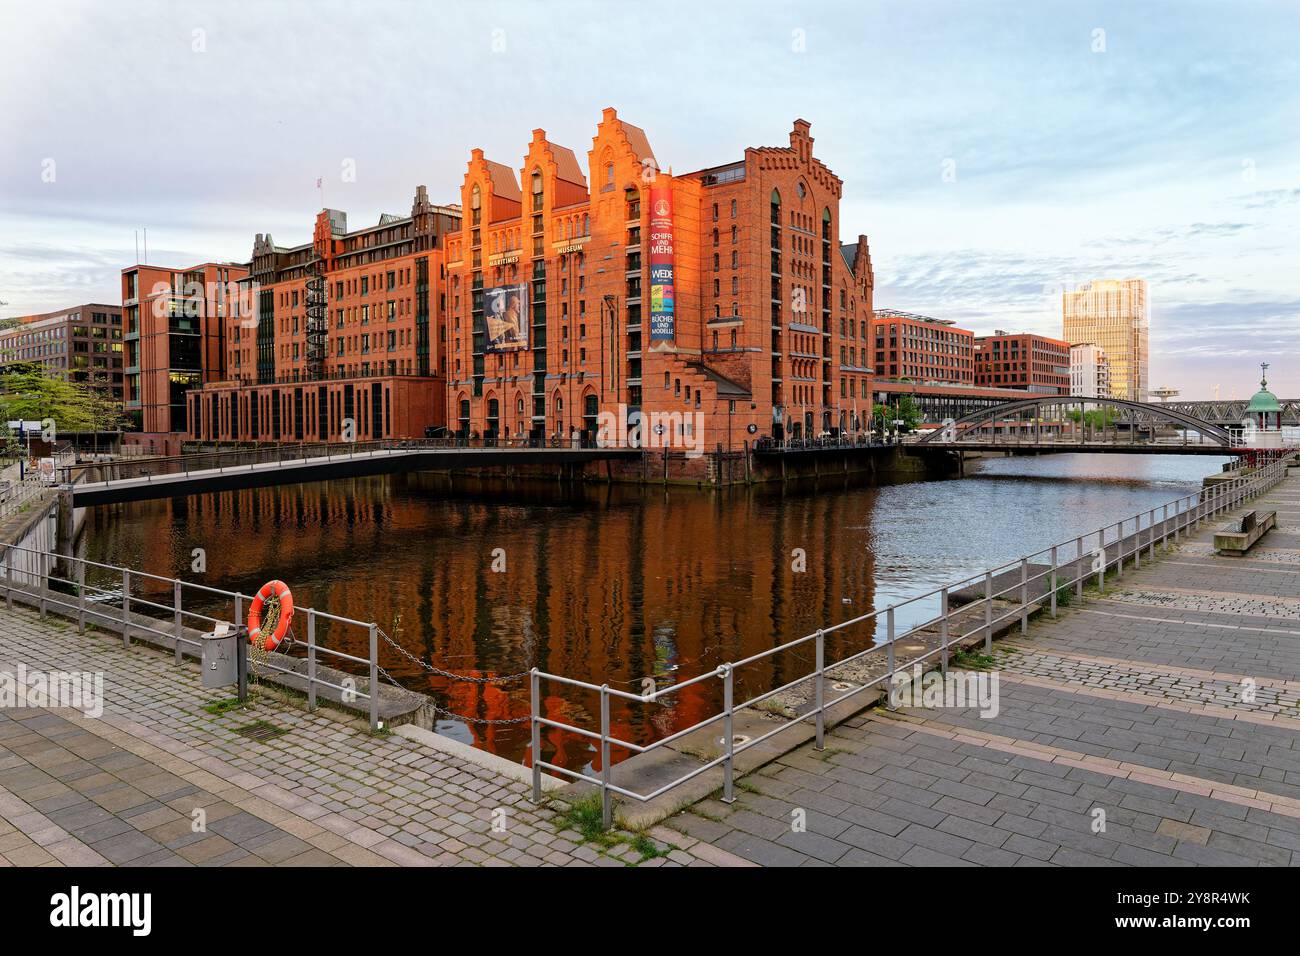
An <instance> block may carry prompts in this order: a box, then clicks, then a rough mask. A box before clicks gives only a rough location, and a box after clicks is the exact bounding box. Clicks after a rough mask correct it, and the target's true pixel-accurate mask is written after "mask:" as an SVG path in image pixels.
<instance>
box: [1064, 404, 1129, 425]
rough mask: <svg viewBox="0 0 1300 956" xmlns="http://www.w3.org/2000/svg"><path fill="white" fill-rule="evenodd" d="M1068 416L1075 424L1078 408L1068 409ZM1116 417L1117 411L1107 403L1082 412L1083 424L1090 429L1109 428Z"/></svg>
mask: <svg viewBox="0 0 1300 956" xmlns="http://www.w3.org/2000/svg"><path fill="white" fill-rule="evenodd" d="M1068 417H1069V419H1070V421H1072V422H1075V423H1076V424H1077V423H1078V421H1079V417H1080V416H1079V410H1078V409H1077V408H1072V409H1070V411H1069V415H1068ZM1118 419H1119V412H1118V411H1117V410H1116V409H1114V408H1111V407H1110V406H1108V405H1107V406H1103V407H1101V408H1090V409H1088V411H1086V412H1084V413H1083V422H1084V424H1085V425H1087V426H1088V427H1089V428H1092V429H1103V428H1109V427H1110V426H1111V425H1113V424H1114V423H1115V422H1116V421H1117V420H1118Z"/></svg>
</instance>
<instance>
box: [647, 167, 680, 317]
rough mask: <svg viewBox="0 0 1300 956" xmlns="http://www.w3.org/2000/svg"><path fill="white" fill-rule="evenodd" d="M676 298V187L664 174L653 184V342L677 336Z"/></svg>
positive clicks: (651, 211)
mask: <svg viewBox="0 0 1300 956" xmlns="http://www.w3.org/2000/svg"><path fill="white" fill-rule="evenodd" d="M659 183H663V185H659ZM673 298H674V296H673V191H672V186H671V180H670V179H668V178H666V177H664V178H662V179H659V178H657V179H656V185H654V186H652V187H651V188H650V341H651V342H672V341H673V340H674V339H676V337H677V325H676V318H675V315H674V311H673V304H674V303H673Z"/></svg>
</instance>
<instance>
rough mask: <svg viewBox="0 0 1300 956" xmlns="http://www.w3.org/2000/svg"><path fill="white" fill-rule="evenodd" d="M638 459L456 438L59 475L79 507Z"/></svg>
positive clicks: (309, 447)
mask: <svg viewBox="0 0 1300 956" xmlns="http://www.w3.org/2000/svg"><path fill="white" fill-rule="evenodd" d="M640 454H641V450H640V449H637V448H626V447H601V448H596V447H582V446H581V445H578V444H574V445H563V446H558V445H557V446H550V447H533V446H530V445H527V444H526V443H522V442H513V441H505V440H502V441H500V442H498V443H495V444H490V443H484V442H482V441H479V442H477V443H474V444H464V443H460V444H458V443H456V442H455V441H454V440H447V441H441V440H427V441H381V442H358V443H356V444H347V445H344V444H338V443H335V444H327V443H320V444H297V445H273V446H267V447H259V448H241V449H230V450H227V451H219V452H212V453H208V454H198V455H179V456H175V457H171V458H147V459H142V460H139V461H133V460H131V459H115V460H114V461H110V462H93V463H89V464H86V463H83V464H79V465H72V466H69V467H66V468H62V469H60V478H61V479H62V482H63V483H64V484H65V485H67V486H70V490H71V493H72V504H73V507H76V508H81V507H86V506H92V505H104V504H117V503H120V502H126V501H146V500H149V499H152V498H175V497H183V496H185V495H193V494H201V493H205V492H210V491H232V490H235V489H239V488H263V487H267V486H271V485H291V484H298V483H300V482H308V481H326V480H329V479H332V478H362V477H369V476H372V475H390V474H396V473H399V472H409V471H469V470H473V469H478V468H499V467H502V466H533V465H543V466H556V467H557V468H565V467H570V466H581V465H583V464H586V463H587V462H593V461H615V460H619V459H637V458H638V457H639V456H640Z"/></svg>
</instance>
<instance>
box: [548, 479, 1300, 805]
mask: <svg viewBox="0 0 1300 956" xmlns="http://www.w3.org/2000/svg"><path fill="white" fill-rule="evenodd" d="M1289 460H1290V459H1289V457H1288V458H1285V459H1278V460H1275V461H1272V462H1270V463H1268V464H1267V465H1265V466H1263V467H1261V468H1260V469H1259V470H1258V471H1256V472H1255V473H1253V474H1252V475H1250V476H1248V477H1241V478H1236V479H1232V480H1229V481H1225V482H1222V483H1219V484H1216V485H1211V486H1209V487H1204V488H1202V489H1200V490H1199V491H1196V492H1194V493H1192V494H1188V495H1182V496H1180V497H1178V498H1176V499H1174V500H1173V501H1170V502H1168V503H1166V504H1163V505H1161V506H1158V507H1155V508H1150V509H1146V510H1144V511H1141V512H1138V513H1137V514H1135V515H1131V516H1129V517H1128V518H1125V519H1123V520H1121V521H1117V522H1114V523H1112V524H1108V525H1106V526H1104V527H1101V528H1097V529H1096V530H1094V531H1092V532H1090V533H1088V534H1083V535H1076V536H1075V537H1073V538H1070V539H1068V540H1065V541H1062V542H1059V543H1057V544H1054V545H1052V546H1051V547H1049V548H1045V549H1041V550H1039V551H1035V552H1033V553H1031V554H1026V555H1024V556H1022V557H1020V558H1018V559H1016V560H1013V561H1009V562H1006V563H1004V564H1001V565H998V566H996V567H992V568H988V569H986V570H984V571H982V572H980V573H978V574H973V575H969V576H967V577H964V578H962V579H960V580H957V581H953V582H951V583H949V584H946V585H944V586H943V587H940V588H935V589H932V590H930V591H927V592H925V593H924V594H919V595H916V596H914V597H910V598H907V599H906V600H904V601H900V602H898V603H897V604H891V605H889V606H888V607H886V608H881V609H876V610H872V611H870V612H868V613H866V614H862V615H859V616H857V617H854V618H851V619H849V620H846V621H842V622H840V623H838V624H833V625H829V626H827V627H824V628H821V629H819V630H817V631H814V632H813V633H811V634H805V635H804V636H802V637H799V638H796V639H794V640H792V641H787V642H785V643H783V644H780V645H778V646H776V647H772V648H769V649H767V650H764V651H760V652H759V653H757V654H752V655H750V656H748V657H745V658H742V659H739V660H733V661H730V662H728V663H725V664H722V665H720V666H718V667H717V668H715V669H713V670H709V671H705V672H704V673H701V674H698V675H696V676H694V677H691V678H689V679H686V680H682V681H680V682H678V683H675V684H673V685H672V686H669V687H665V688H663V689H658V688H657V687H654V686H651V688H650V689H649V690H647V691H646V692H645V693H641V694H637V693H631V692H629V691H625V690H621V689H618V688H614V687H610V686H609V684H608V683H605V684H600V685H597V684H593V683H589V682H587V681H581V680H576V679H574V678H571V677H565V676H563V675H559V674H552V673H548V672H545V671H542V670H540V669H538V668H534V669H533V670H532V672H531V681H530V698H531V701H530V702H531V729H532V736H531V740H530V758H531V765H532V771H533V793H532V798H533V801H534V802H537V801H539V800H541V797H542V773H543V771H549V772H552V773H555V774H559V775H560V776H562V777H566V778H570V779H573V780H579V781H585V782H587V783H590V784H592V785H594V786H595V787H597V788H598V789H599V791H600V795H601V802H602V808H603V817H604V822H605V824H606V826H608V825H610V824H611V823H612V821H613V799H614V797H615V796H616V795H617V796H621V797H624V798H627V799H629V800H633V801H636V802H639V803H645V802H647V801H650V800H654V799H656V798H658V797H660V796H662V795H664V794H667V793H669V792H671V791H672V790H674V789H676V788H677V787H680V786H682V785H683V784H685V783H687V782H688V781H690V780H693V779H695V778H696V777H699V776H701V775H702V774H705V773H708V772H710V771H712V770H717V769H719V768H720V769H721V771H722V784H723V800H724V801H726V802H731V801H732V800H733V799H734V776H735V763H736V758H737V757H738V756H740V755H741V754H743V753H745V752H746V751H748V750H751V749H753V748H755V747H761V746H763V745H764V744H765V743H766V742H767V741H769V740H771V739H772V738H774V737H776V736H778V735H780V734H782V733H785V732H787V731H789V730H791V729H793V728H795V727H798V726H801V725H803V724H806V723H808V722H812V723H814V724H815V725H816V729H815V735H816V736H815V740H816V747H817V749H822V746H823V741H824V734H825V722H826V715H827V712H828V711H829V710H830V709H831V708H833V707H836V706H838V705H840V704H843V703H845V702H847V701H850V700H852V699H853V698H855V697H858V696H859V695H862V694H864V693H869V692H873V691H874V692H879V691H881V690H884V691H885V693H886V695H887V700H888V702H889V704H890V706H892V705H893V696H892V694H890V691H891V690H893V689H894V688H895V687H896V686H898V685H899V683H900V680H906V679H908V678H907V675H908V672H909V671H911V669H912V668H914V667H918V666H919V667H925V666H926V665H928V664H930V663H931V662H933V661H937V662H938V665H939V669H940V670H941V671H942V672H943V673H944V674H945V675H946V674H947V671H948V665H949V656H950V651H951V650H952V648H954V647H956V648H957V649H959V650H960V649H962V648H963V647H964V646H965V645H966V644H967V643H968V642H970V641H972V639H979V638H981V637H982V638H983V646H984V650H985V652H986V653H988V652H991V651H992V642H993V634H994V631H995V630H997V629H1000V628H1001V627H1003V626H1005V625H1008V624H1010V625H1013V626H1014V624H1015V622H1017V621H1018V622H1019V625H1020V629H1021V631H1022V632H1023V631H1025V630H1026V629H1027V628H1028V623H1029V618H1030V615H1031V614H1032V613H1035V612H1036V611H1038V610H1040V609H1042V608H1044V607H1045V608H1046V609H1047V610H1048V612H1049V613H1050V615H1051V616H1052V617H1055V616H1056V614H1057V610H1058V605H1059V604H1061V603H1062V602H1065V601H1068V600H1069V599H1070V597H1071V596H1072V597H1077V598H1078V599H1080V600H1081V599H1082V598H1083V595H1084V588H1085V586H1086V585H1088V584H1090V583H1092V584H1095V586H1096V588H1097V589H1098V590H1099V591H1100V592H1101V593H1104V592H1105V589H1106V587H1107V584H1108V583H1111V582H1113V581H1115V580H1116V579H1118V578H1120V577H1121V576H1122V575H1123V573H1124V570H1125V567H1126V566H1127V567H1129V568H1135V567H1139V566H1140V565H1141V562H1142V561H1143V560H1144V554H1145V560H1148V561H1149V560H1152V559H1153V558H1154V557H1155V553H1156V548H1158V547H1163V546H1165V545H1167V544H1169V543H1171V542H1177V541H1178V540H1180V539H1181V538H1182V537H1183V536H1185V535H1187V534H1188V533H1190V532H1191V531H1193V530H1195V529H1197V528H1199V527H1200V525H1201V524H1202V523H1203V522H1205V521H1209V520H1212V519H1213V518H1215V517H1216V516H1218V515H1220V514H1222V513H1223V512H1225V511H1227V510H1230V509H1232V508H1236V507H1237V506H1239V505H1241V504H1243V503H1245V502H1247V501H1249V500H1250V499H1252V498H1255V497H1257V496H1259V495H1260V494H1263V493H1264V492H1265V491H1267V490H1268V489H1269V488H1271V487H1273V485H1275V484H1276V483H1277V482H1278V481H1280V480H1282V479H1283V478H1284V477H1285V476H1286V468H1287V464H1288V461H1289ZM1067 595H1069V596H1067ZM1031 596H1032V599H1031ZM972 625H973V626H972ZM828 638H832V639H833V640H832V641H831V642H830V643H831V645H832V646H838V647H840V648H841V649H842V650H843V651H844V653H843V654H842V656H840V657H839V658H838V659H837V660H834V661H831V660H829V659H828V657H827V652H828V640H827V639H828ZM900 645H901V646H903V648H904V650H900V649H899V648H900ZM917 648H920V649H921V652H920V653H916V652H915V651H916V649H917ZM799 650H802V651H803V654H802V655H799V654H793V653H791V652H795V651H799ZM809 651H811V652H812V655H813V664H812V666H811V668H809V666H808V664H807V661H806V654H807V652H809ZM779 655H785V657H783V658H782V659H783V660H793V661H794V662H795V663H796V664H799V663H800V662H801V663H802V666H801V667H795V666H792V667H790V668H786V669H783V670H782V671H780V673H791V672H797V673H798V674H799V676H796V677H794V678H793V679H791V680H787V681H785V682H784V683H782V684H781V685H780V686H778V687H775V688H772V689H767V690H763V691H761V692H758V693H752V694H750V695H749V696H745V697H743V699H737V688H738V681H737V674H738V673H739V672H742V671H745V670H746V669H748V668H754V667H756V666H767V667H769V668H770V665H771V663H772V662H773V661H774V659H776V658H777V657H778V656H779ZM909 655H910V656H909ZM801 659H802V660H801ZM868 659H871V660H873V662H874V663H875V664H876V665H880V664H882V663H883V667H880V668H879V670H880V673H879V674H878V675H877V676H875V677H872V678H870V679H868V680H865V681H863V682H862V683H860V684H856V685H854V684H851V683H848V682H846V681H839V680H836V683H835V684H833V685H832V686H831V687H829V688H828V686H827V677H828V675H831V674H832V672H834V671H835V670H836V669H837V668H842V667H844V666H845V665H848V664H851V663H855V662H859V661H864V662H865V661H867V660H868ZM772 672H773V673H775V672H776V671H775V669H772ZM551 685H554V686H557V687H559V688H567V689H569V691H570V693H571V694H572V692H574V691H576V692H579V693H580V694H581V695H583V697H584V698H585V700H584V701H583V702H582V703H578V702H575V701H570V702H568V704H572V706H566V709H565V710H564V711H563V712H564V713H574V714H576V713H587V714H595V715H598V716H596V717H594V718H593V719H590V720H588V721H585V722H584V723H582V724H579V723H575V722H571V721H570V720H564V719H560V717H559V716H555V714H557V713H559V712H558V711H557V710H556V708H555V707H554V706H553V700H554V698H553V696H548V694H547V690H548V689H550V686H551ZM809 685H811V686H809ZM739 686H743V682H741V683H740V685H739ZM799 687H803V688H804V689H805V690H807V691H809V692H810V694H809V696H810V699H811V706H810V708H809V709H808V710H807V711H806V712H803V713H798V714H797V715H796V716H793V717H784V716H783V717H779V718H778V719H776V720H775V722H774V723H773V725H772V727H771V729H770V730H767V731H765V732H762V733H758V734H756V735H754V736H752V737H747V738H744V739H739V738H737V737H736V735H735V733H734V722H735V719H736V717H737V715H739V714H743V713H745V712H747V711H748V712H750V713H754V712H755V711H757V710H759V709H762V710H765V711H769V712H770V710H771V707H770V706H769V707H764V704H765V703H767V702H768V701H770V700H772V698H774V697H777V696H778V695H780V694H783V693H787V692H790V691H792V690H794V689H795V688H799ZM690 688H697V689H698V690H701V691H703V690H708V691H709V692H710V694H711V696H712V697H713V699H715V700H716V699H717V697H718V696H720V697H721V700H722V706H721V708H720V709H718V710H717V711H716V712H715V713H714V714H713V715H712V716H708V717H705V718H703V719H701V720H699V721H696V722H695V723H692V724H691V725H690V726H688V727H685V728H683V729H681V730H677V731H675V732H673V733H671V734H669V735H667V736H665V737H662V738H660V739H658V740H656V741H654V742H653V743H650V744H639V743H637V742H635V741H632V740H627V739H624V738H622V737H620V736H617V735H616V734H615V731H614V728H613V722H612V719H611V703H617V704H618V705H619V706H620V707H622V708H624V709H626V710H628V711H634V710H636V709H638V708H639V709H640V710H639V711H638V712H639V713H640V714H641V716H642V717H643V718H645V721H646V722H647V723H649V722H651V721H652V720H653V715H654V712H655V708H656V707H657V706H671V705H672V704H673V703H674V702H680V701H681V698H682V697H683V696H684V694H683V692H684V691H687V690H688V689H690ZM828 690H829V691H830V692H831V693H830V696H828ZM719 691H720V693H719ZM553 693H554V692H553V691H552V694H553ZM692 696H695V695H694V694H693V695H692ZM547 702H550V703H551V704H552V706H549V707H548V713H547V715H543V713H542V707H543V704H544V703H547ZM593 703H594V704H595V705H596V706H595V707H592V706H591V705H592V704H593ZM861 703H862V705H864V706H865V704H866V703H867V701H865V700H863V701H861ZM697 704H698V702H696V705H697ZM629 719H630V718H629ZM719 727H720V728H721V731H722V734H721V745H722V752H721V753H720V754H719V755H718V756H716V757H714V758H712V759H707V760H705V761H704V762H703V763H701V764H700V765H699V766H697V767H695V768H694V769H692V770H690V771H688V772H685V773H683V774H680V775H679V776H676V777H674V778H672V779H670V780H667V781H665V782H662V783H660V784H659V785H658V786H656V787H655V788H654V789H651V790H647V791H638V790H633V789H631V788H630V787H628V786H623V785H620V784H618V783H615V782H614V781H613V779H612V773H611V771H612V767H613V763H612V757H613V752H614V751H615V750H617V751H618V752H619V753H621V754H625V755H643V754H649V753H653V752H655V751H658V750H663V749H664V748H667V747H669V746H670V745H672V744H673V743H676V742H678V741H681V740H683V739H684V738H686V737H689V736H691V735H693V734H702V733H703V732H704V731H706V730H708V729H709V728H713V729H712V730H711V731H710V737H711V738H714V739H716V738H715V735H716V733H717V729H718V728H719ZM543 735H546V737H547V740H548V743H549V744H550V745H551V749H552V751H558V750H559V749H561V747H562V746H563V745H564V744H565V743H567V740H568V738H576V739H577V741H578V742H580V743H582V742H585V743H586V744H588V745H590V746H591V747H592V748H595V749H596V756H595V758H594V759H593V760H592V761H591V762H590V764H588V767H589V768H590V769H589V770H588V769H584V770H572V769H570V768H568V767H565V766H562V765H560V764H558V763H556V762H555V761H553V760H549V759H547V754H546V753H544V752H543V745H542V741H543Z"/></svg>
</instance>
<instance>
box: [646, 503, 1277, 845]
mask: <svg viewBox="0 0 1300 956" xmlns="http://www.w3.org/2000/svg"><path fill="white" fill-rule="evenodd" d="M1297 491H1300V481H1297V480H1295V479H1290V480H1288V481H1286V482H1284V483H1282V484H1280V485H1278V486H1276V487H1275V488H1274V489H1273V491H1272V492H1270V493H1269V494H1267V495H1264V496H1263V497H1262V498H1261V499H1258V500H1256V501H1255V502H1252V504H1251V507H1254V508H1256V509H1260V508H1263V509H1267V508H1278V509H1279V510H1281V509H1282V508H1283V507H1285V506H1286V504H1287V503H1288V502H1294V500H1295V495H1296V493H1297ZM1292 507H1294V505H1292ZM1225 520H1226V519H1225ZM1211 535H1212V529H1211V528H1210V527H1209V526H1207V527H1206V528H1204V529H1202V530H1201V531H1199V532H1197V533H1195V534H1193V535H1192V536H1191V538H1190V540H1189V541H1188V542H1187V543H1186V544H1185V545H1183V546H1181V547H1177V548H1171V549H1169V551H1168V552H1167V553H1165V554H1163V555H1161V556H1159V558H1158V559H1157V560H1156V561H1155V562H1148V561H1147V560H1145V559H1144V561H1143V565H1142V567H1141V569H1140V570H1133V569H1128V570H1126V571H1125V572H1124V575H1123V577H1122V578H1121V579H1120V580H1119V581H1117V582H1113V584H1112V585H1110V586H1108V588H1107V593H1106V595H1105V597H1098V596H1097V595H1095V594H1093V595H1091V596H1089V598H1088V599H1087V600H1086V601H1085V602H1084V603H1083V604H1082V605H1079V604H1078V603H1077V602H1076V603H1075V604H1074V605H1073V606H1071V607H1068V608H1064V609H1062V610H1061V612H1060V615H1059V617H1058V618H1057V619H1055V620H1052V619H1050V618H1046V617H1043V618H1040V619H1038V620H1036V621H1034V622H1033V623H1032V624H1031V626H1030V628H1029V632H1028V634H1027V635H1023V636H1022V635H1019V634H1017V635H1015V636H1014V638H1013V639H1012V640H1011V641H1009V642H1008V645H1006V646H1007V649H1008V650H1007V652H1003V653H999V654H998V655H996V656H997V659H998V664H997V674H998V677H999V705H1000V706H999V709H998V712H997V714H996V716H990V717H982V716H981V714H980V712H979V711H977V710H975V709H971V708H956V707H953V708H928V709H923V708H907V709H903V710H900V711H898V712H896V713H891V712H888V711H882V710H873V711H869V712H866V713H863V714H860V715H858V716H857V717H854V718H852V719H850V720H848V721H846V722H845V723H843V724H841V725H839V726H837V727H835V728H833V729H831V730H828V732H827V735H826V745H825V749H824V750H822V751H817V750H816V749H815V748H814V747H813V746H812V745H811V744H808V745H806V746H803V747H801V748H799V749H798V750H795V751H793V752H791V753H789V754H786V755H785V756H784V757H781V758H780V759H778V760H776V761H775V762H773V763H771V764H768V765H767V766H766V767H764V768H762V769H761V770H759V771H757V772H756V773H754V774H751V775H750V776H749V777H747V778H745V779H744V780H742V781H740V784H739V786H738V789H737V799H736V801H735V802H734V803H733V804H730V805H728V804H725V803H723V802H721V801H720V800H717V799H709V800H705V801H703V802H701V803H699V804H696V805H695V806H693V807H691V808H689V809H688V810H687V811H685V812H683V813H679V814H677V815H675V816H674V817H672V818H670V819H669V820H668V821H667V825H668V826H670V827H673V828H675V829H678V830H680V831H681V832H683V833H686V834H689V835H692V836H695V837H697V838H698V839H701V840H706V841H708V842H710V843H712V844H714V845H715V846H718V847H721V848H724V849H727V850H730V851H731V852H734V853H736V854H738V855H740V856H743V857H745V858H747V859H750V860H753V861H755V862H758V863H762V864H770V865H786V866H824V865H836V866H899V865H904V866H906V865H913V866H925V865H936V864H946V865H962V866H969V865H985V866H1043V865H1047V866H1057V865H1065V866H1072V865H1097V866H1101V865H1105V866H1112V865H1159V866H1192V865H1240V866H1256V865H1284V866H1285V865H1293V864H1300V715H1298V714H1297V698H1298V697H1300V627H1297V625H1296V621H1295V616H1294V615H1295V609H1296V604H1295V603H1294V602H1295V600H1296V598H1297V596H1298V595H1300V567H1296V568H1295V569H1294V570H1291V568H1289V567H1282V566H1280V565H1282V564H1283V562H1271V563H1265V562H1264V561H1261V560H1252V559H1253V558H1256V557H1257V555H1256V552H1251V554H1250V555H1249V556H1248V557H1247V559H1235V558H1220V557H1217V556H1215V555H1214V554H1213V553H1212V552H1211V551H1210V549H1209V547H1208V545H1209V542H1210V539H1211ZM1267 543H1268V545H1269V546H1270V549H1292V548H1295V549H1298V550H1300V535H1297V534H1294V533H1290V532H1289V531H1283V530H1276V531H1274V532H1271V533H1270V535H1269V537H1268V539H1267ZM1262 554H1263V555H1264V556H1265V558H1268V557H1271V555H1269V554H1268V552H1262ZM1286 563H1287V564H1289V563H1290V562H1286ZM1247 679H1248V680H1249V681H1250V682H1251V683H1250V684H1246V683H1244V682H1245V681H1246V680H1247ZM1248 697H1249V698H1250V699H1247V698H1248Z"/></svg>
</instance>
